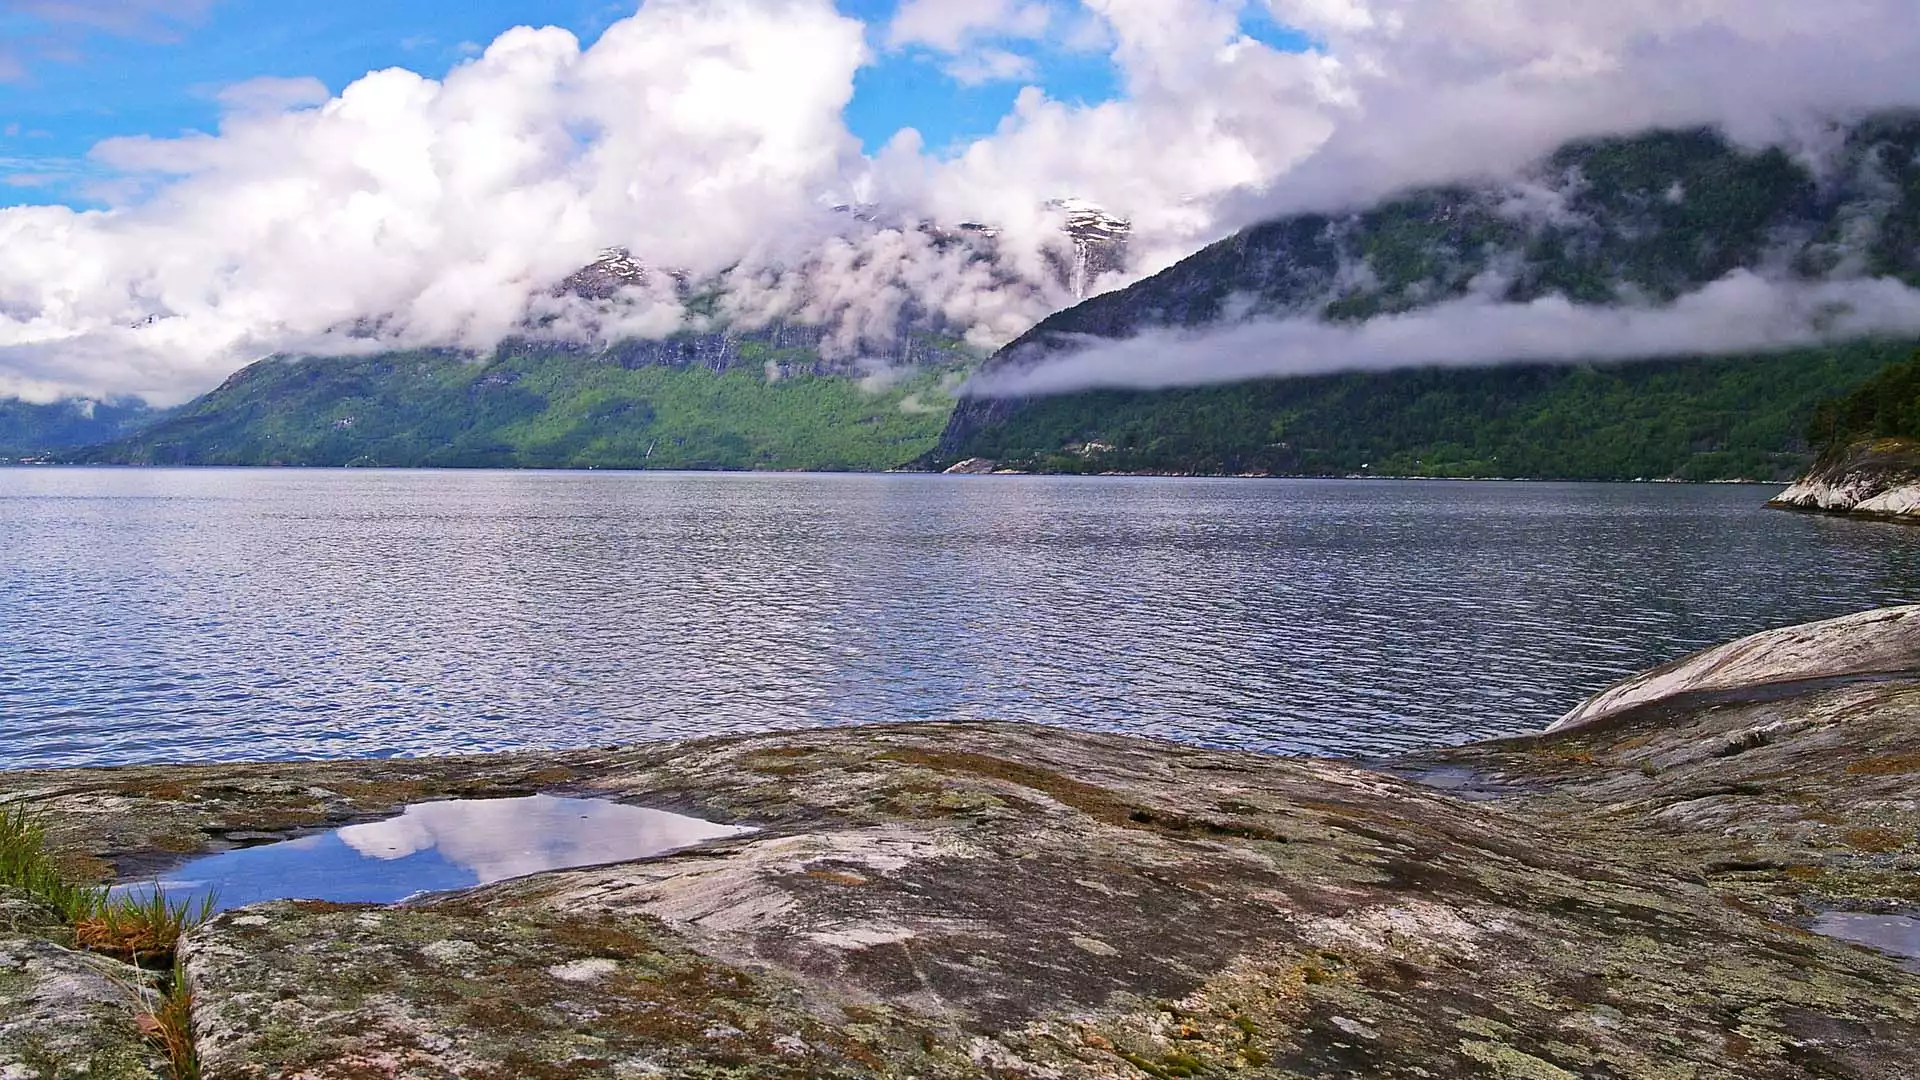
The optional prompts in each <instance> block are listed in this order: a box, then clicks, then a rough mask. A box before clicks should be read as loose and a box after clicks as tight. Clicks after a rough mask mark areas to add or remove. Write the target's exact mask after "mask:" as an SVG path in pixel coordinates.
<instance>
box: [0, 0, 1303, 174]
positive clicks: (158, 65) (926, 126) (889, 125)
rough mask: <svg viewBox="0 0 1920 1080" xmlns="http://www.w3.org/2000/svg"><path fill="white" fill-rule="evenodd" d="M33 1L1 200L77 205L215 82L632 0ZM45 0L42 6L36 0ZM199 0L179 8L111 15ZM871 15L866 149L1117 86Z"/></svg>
mask: <svg viewBox="0 0 1920 1080" xmlns="http://www.w3.org/2000/svg"><path fill="white" fill-rule="evenodd" d="M36 6H38V5H36V4H35V3H34V2H32V0H15V2H7V0H0V206H4V205H18V204H23V203H50V202H68V203H71V204H76V205H85V198H84V195H83V188H84V186H85V182H86V180H87V179H88V178H89V176H90V174H91V171H92V167H91V166H90V165H89V164H88V162H87V159H86V155H87V151H88V150H89V149H90V148H91V147H92V146H93V145H94V144H95V143H97V142H99V141H100V140H102V139H105V138H109V137H112V136H119V135H142V134H144V135H153V136H162V137H165V136H174V135H178V134H181V133H183V132H186V131H193V130H210V129H211V128H212V127H213V126H214V125H215V124H216V122H217V120H218V115H219V106H218V103H217V101H216V100H215V94H216V93H217V91H218V90H219V89H220V88H221V87H223V86H228V85H231V84H234V83H237V82H242V81H245V80H248V79H252V78H256V77H261V76H283V77H293V76H314V77H317V78H319V79H320V80H321V81H323V82H325V83H326V84H327V86H328V87H329V88H330V89H332V90H334V91H335V92H338V91H339V90H340V89H341V88H342V87H344V86H346V85H347V84H348V83H350V82H352V81H353V80H354V79H356V78H358V77H359V76H361V75H363V74H365V73H366V72H368V71H371V70H376V69H379V68H385V67H395V66H397V67H405V68H409V69H411V70H414V71H418V72H420V73H422V74H425V75H429V76H434V77H438V76H440V75H443V74H444V73H445V72H446V71H447V69H448V68H449V67H451V66H452V65H454V64H456V63H458V62H460V61H461V60H462V59H463V58H464V57H465V56H467V55H469V54H470V53H471V51H472V50H473V49H474V48H475V47H476V46H477V45H484V44H485V43H487V42H490V41H491V40H493V38H494V37H495V36H497V35H498V34H499V33H500V32H502V31H504V30H506V29H508V28H510V27H513V26H516V25H521V24H536V25H557V26H562V27H565V28H567V29H569V30H571V31H573V32H574V33H575V34H577V35H578V36H579V37H580V38H581V39H582V40H583V41H584V42H589V43H590V42H591V41H593V40H594V39H595V38H596V37H597V36H598V35H599V33H600V32H601V31H602V30H604V29H605V28H606V27H607V26H608V25H609V24H610V23H612V22H614V21H616V20H618V19H620V18H622V17H624V16H626V15H628V14H630V13H631V12H632V10H633V8H634V6H635V5H634V4H633V3H631V2H629V3H607V2H605V0H548V2H544V3H542V2H532V0H463V2H461V3H459V4H448V3H444V2H441V0H332V2H329V3H315V2H312V0H200V3H199V4H198V5H196V3H195V2H194V0H185V2H181V0H90V2H88V3H83V4H78V5H72V6H75V7H79V8H83V9H92V10H93V11H94V12H95V18H94V19H93V20H92V21H93V22H96V23H112V24H114V25H105V26H94V25H88V23H87V22H84V21H83V22H73V21H59V20H49V19H47V18H45V17H42V16H36V15H34V14H31V13H30V12H31V11H33V10H34V9H35V7H36ZM48 6H51V5H48ZM196 6H204V7H205V10H204V11H201V12H198V13H195V14H192V15H189V16H188V17H185V18H179V19H172V20H169V19H166V18H160V17H155V16H151V15H146V16H142V15H139V14H120V13H126V12H130V11H131V12H136V13H137V12H140V11H151V10H152V9H156V8H157V9H162V10H180V9H183V8H186V9H191V8H194V7H196ZM839 6H840V9H841V10H842V11H843V12H845V13H846V14H849V15H852V16H854V17H856V18H859V19H861V20H862V21H864V22H866V23H867V24H868V25H869V27H870V28H871V30H870V34H869V38H870V41H871V42H872V44H873V52H874V57H875V62H874V63H873V64H872V65H870V66H869V67H867V68H866V69H864V70H863V71H861V73H860V75H859V76H858V79H857V82H856V93H855V98H854V101H853V103H852V105H851V106H850V107H849V108H848V110H847V114H846V120H847V124H848V126H849V128H850V129H851V130H852V131H853V132H854V133H855V134H856V135H857V136H859V137H860V138H861V140H862V141H863V142H864V143H865V144H866V146H867V147H868V149H869V150H873V149H877V148H878V147H879V146H881V145H882V144H884V143H885V142H886V141H887V140H888V139H889V138H891V137H892V136H893V135H894V134H895V133H896V132H897V131H899V130H900V129H901V128H904V127H913V128H916V129H918V130H919V131H920V133H921V135H922V136H923V137H924V140H925V142H926V145H927V146H928V147H930V148H932V149H934V150H936V151H938V150H940V149H943V148H947V147H952V146H956V145H959V144H962V143H963V142H964V141H965V140H966V139H968V138H969V137H972V136H978V135H984V134H988V133H990V132H992V131H993V130H994V127H995V126H996V124H997V123H998V122H999V121H1000V119H1001V118H1002V117H1004V116H1005V115H1006V114H1007V112H1008V110H1009V109H1010V108H1011V106H1012V104H1013V101H1014V98H1015V96H1016V95H1017V94H1018V93H1019V91H1020V89H1021V88H1022V87H1023V86H1025V85H1028V84H1029V83H1034V84H1037V85H1040V86H1042V87H1044V88H1045V89H1046V90H1047V92H1048V93H1049V95H1050V96H1052V97H1054V98H1056V99H1059V100H1065V101H1081V102H1098V101H1103V100H1107V99H1110V98H1112V97H1114V96H1115V95H1117V94H1118V93H1119V92H1120V89H1119V84H1118V79H1117V77H1116V73H1115V70H1114V68H1113V65H1112V64H1111V62H1110V61H1109V59H1108V57H1107V56H1106V55H1105V54H1104V53H1102V52H1099V51H1089V50H1085V49H1082V50H1079V51H1074V50H1069V49H1065V48H1060V47H1054V46H1046V45H1040V44H1036V43H1031V42H1029V43H1021V45H1020V46H1018V48H1019V49H1020V51H1023V52H1025V53H1027V54H1029V55H1031V56H1032V57H1033V59H1034V60H1035V61H1036V69H1037V77H1035V78H1033V79H1026V80H1011V81H1000V82H990V83H986V84H984V85H978V86H965V85H962V84H961V83H959V82H958V81H956V80H955V79H954V78H953V77H952V76H950V75H948V74H947V73H946V71H945V70H943V64H942V62H941V60H942V58H940V57H938V56H935V55H933V54H932V53H930V52H929V51H928V50H926V49H923V48H918V47H910V48H906V49H889V48H887V47H886V43H885V40H884V28H885V26H886V24H887V22H888V20H889V19H890V18H891V16H892V14H893V12H894V9H895V7H896V6H897V5H896V0H840V3H839ZM1263 11H1264V9H1263V8H1262V7H1260V5H1257V4H1255V5H1250V6H1249V8H1248V11H1247V16H1246V19H1245V22H1244V24H1243V25H1244V29H1245V32H1246V33H1247V34H1249V35H1250V36H1252V37H1254V38H1257V39H1260V40H1263V41H1266V42H1268V43H1269V44H1275V45H1279V46H1283V47H1287V48H1301V47H1304V45H1305V44H1306V41H1305V39H1304V38H1302V37H1300V36H1299V35H1298V34H1295V33H1293V32H1291V31H1289V30H1287V29H1285V28H1283V27H1280V26H1277V25H1275V24H1274V23H1272V22H1271V21H1270V20H1268V19H1266V18H1264V16H1263V15H1262V14H1261V12H1263Z"/></svg>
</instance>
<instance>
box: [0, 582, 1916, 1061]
mask: <svg viewBox="0 0 1920 1080" xmlns="http://www.w3.org/2000/svg"><path fill="white" fill-rule="evenodd" d="M1915 628H1920V609H1900V610H1898V611H1895V612H1888V613H1877V614H1875V615H1873V616H1863V617H1856V618H1854V619H1852V620H1843V621H1839V622H1836V623H1830V624H1821V625H1819V626H1816V627H1810V628H1798V629H1797V630H1796V631H1794V632H1792V633H1791V634H1790V635H1788V637H1789V638H1790V640H1783V639H1780V638H1775V639H1772V640H1761V639H1754V640H1752V641H1750V642H1749V643H1743V644H1744V645H1745V646H1746V647H1742V646H1741V645H1736V646H1729V647H1723V649H1722V650H1718V651H1717V652H1716V653H1708V654H1703V655H1702V656H1701V657H1699V658H1695V659H1694V660H1691V661H1685V662H1682V663H1680V664H1676V665H1669V666H1668V667H1667V668H1664V669H1661V670H1660V671H1658V672H1653V673H1649V675H1647V676H1643V677H1641V679H1639V680H1635V681H1630V683H1628V684H1623V685H1622V686H1620V687H1616V688H1614V689H1613V690H1611V691H1609V693H1608V695H1603V696H1602V698H1597V699H1596V700H1595V702H1594V703H1590V705H1589V706H1586V707H1583V708H1584V709H1585V710H1586V711H1585V712H1584V713H1579V714H1576V715H1575V716H1574V717H1570V718H1569V722H1568V723H1566V724H1565V725H1564V726H1563V727H1561V728H1560V729H1559V730H1556V731H1553V732H1549V733H1546V734H1542V735H1539V736H1534V737H1529V738H1523V739H1514V740H1507V741H1503V742H1496V743H1488V744H1481V745H1476V746H1470V747H1464V748H1460V749H1456V750H1447V751H1436V752H1433V753H1428V754H1422V755H1416V756H1413V757H1407V758H1400V759H1395V760H1392V761H1384V762H1374V763H1369V765H1368V767H1362V765H1360V764H1356V763H1349V762H1338V761H1321V760H1293V759H1281V758H1272V757H1264V756H1259V755H1253V754H1245V753H1228V752H1216V751H1208V750H1202V749H1196V748H1193V747H1188V746H1181V745H1175V744H1171V743H1164V742H1158V741H1154V740H1148V739H1139V738H1128V737H1120V736H1111V735H1096V734H1084V733H1077V732H1071V731H1064V730H1057V729H1048V728H1035V727H1026V726H1017V725H996V724H957V725H947V724H919V725H898V726H886V727H870V728H853V729H838V730H827V731H810V732H798V733H785V734H769V735H759V736H752V737H744V738H726V739H715V740H705V741H698V742H690V743H677V744H662V745H652V746H641V747H632V748H618V749H603V750H591V751H574V752H564V753H541V754H507V755H497V756H490V757H484V758H469V759H437V760H411V761H352V762H327V763H283V764H265V765H216V766H192V767H163V766H150V767H137V768H124V769H89V770H73V771H58V772H23V773H11V774H0V799H4V800H6V802H7V803H8V804H9V805H15V806H18V805H30V806H31V807H33V808H34V810H35V811H36V813H38V814H40V815H42V817H43V819H44V820H45V822H46V824H47V828H48V834H49V842H50V845H51V846H52V848H53V849H54V850H55V851H56V852H57V853H59V855H60V856H61V858H62V860H63V865H64V866H65V867H66V868H67V869H68V870H69V871H70V872H71V873H73V874H75V875H78V876H83V877H89V876H90V877H94V878H101V879H108V878H119V879H123V880H127V879H139V878H141V877H142V876H145V875H150V874H152V873H154V872H156V871H157V870H158V869H160V868H162V867H165V866H168V865H172V864H175V863H177V862H178V861H180V860H181V859H182V858H183V857H185V856H187V855H191V854H195V853H201V852H207V851H215V850H222V849H234V848H242V847H247V846H250V845H255V844H261V843H266V842H271V841H275V840H284V839H291V838H297V837H308V836H318V835H319V834H321V833H324V832H325V831H327V830H331V829H335V828H338V827H340V826H344V825H351V824H354V823H360V822H369V821H376V820H380V819H383V818H387V817H390V816H391V815H393V814H395V813H397V812H398V811H399V810H401V809H402V808H404V807H405V806H408V805H412V804H418V803H421V802H424V801H429V800H437V799H447V798H465V799H489V798H505V797H516V796H525V795H531V794H534V793H540V792H544V793H552V794H563V795H577V796H592V797H596V798H604V799H611V800H616V801H619V802H622V803H628V804H634V805H642V806H650V807H658V808H663V809H673V810H679V811H684V812H687V813H692V814H698V815H699V816H701V817H703V818H707V819H710V820H714V821H719V822H726V823H735V824H743V825H751V826H753V827H755V828H756V829H757V830H758V831H756V832H755V833H753V834H751V835H746V836H740V837H733V838H728V839H725V840H721V841H718V842H714V843H710V844H707V845H704V846H702V847H699V848H695V849H692V850H689V851H685V852H682V853H680V854H676V855H670V856H666V857H662V858H656V859H649V860H644V861H639V862H628V863H619V864H614V865H605V866H597V867H588V868H582V869H573V870H565V871H556V872H549V873H541V874H535V875H532V876H528V877H521V878H517V879H513V880H509V881H505V882H502V883H500V884H497V885H492V886H487V887H483V888H479V889H473V890H469V891H465V892H460V893H452V894H445V895H441V896H437V897H433V898H429V899H426V900H424V901H418V902H414V903H409V904H405V905H399V906H388V907H376V906H370V905H342V904H333V903H314V902H302V901H280V902H274V903H269V904H264V905H259V906H255V907H250V908H245V909H241V910H237V911H231V912H227V913H224V914H221V915H219V916H217V917H216V918H214V919H213V920H211V921H210V922H208V923H206V924H205V925H204V926H202V927H200V928H199V929H197V930H195V931H194V932H192V933H191V934H189V935H188V937H187V938H186V940H185V941H184V942H183V944H182V947H181V959H182V976H183V977H184V979H185V980H186V982H187V983H188V985H189V986H190V988H191V991H192V1020H191V1032H192V1036H193V1039H194V1041H195V1043H196V1044H197V1047H198V1051H199V1057H200V1062H201V1069H202V1074H203V1075H204V1076H205V1077H208V1078H209V1080H228V1078H235V1080H238V1078H265V1077H289V1078H291V1077H302V1078H311V1080H322V1078H327V1080H331V1078H339V1080H360V1078H366V1077H407V1078H412V1077H420V1078H426V1077H462V1078H476V1080H479V1078H498V1080H507V1078H534V1077H537V1078H560V1077H581V1078H585V1077H618V1078H628V1077H656V1076H662V1077H665V1076H672V1077H681V1076H688V1077H779V1076H789V1077H867V1076H900V1077H906V1076H913V1077H925V1078H936V1077H982V1076H985V1077H1033V1078H1047V1077H1052V1078H1081V1077H1086V1078H1093V1077H1113V1078H1139V1077H1155V1078H1159V1077H1198V1076H1235V1075H1244V1076H1275V1077H1329V1078H1331V1077H1348V1076H1366V1077H1456V1076H1459V1077H1465V1076H1488V1077H1513V1078H1526V1080H1566V1078H1574V1077H1676V1078H1678V1077H1692V1078H1713V1077H1726V1078H1734V1077H1740V1078H1751V1077H1780V1078H1786V1077H1816V1076H1817V1077H1860V1078H1884V1080H1895V1078H1906V1077H1910V1076H1911V1075H1912V1071H1911V1070H1912V1067H1913V1053H1914V1051H1913V1048H1914V1047H1915V1046H1920V973H1916V972H1915V971H1914V970H1910V969H1909V968H1907V967H1905V966H1903V960H1902V958H1900V957H1898V956H1891V955H1887V954H1883V953H1880V952H1876V951H1871V950H1868V949H1864V948H1860V947H1856V946H1854V945H1849V944H1847V943H1846V942H1844V941H1841V940H1837V939H1836V938H1834V937H1829V936H1823V935H1821V934H1816V933H1813V932H1812V929H1813V928H1814V927H1815V926H1816V925H1819V924H1820V920H1822V919H1827V920H1829V921H1831V920H1832V919H1833V918H1835V917H1837V916H1836V913H1839V914H1841V915H1844V914H1848V913H1851V914H1857V915H1861V916H1867V915H1874V916H1884V917H1887V918H1891V919H1899V918H1903V917H1905V916H1908V915H1912V914H1915V913H1920V784H1917V783H1916V781H1917V780H1920V633H1917V632H1916V629H1915ZM1862 658H1866V659H1862ZM71 945H72V940H71V938H70V937H69V936H67V935H66V934H65V932H64V931H63V930H62V928H61V927H60V926H59V925H58V923H57V921H56V920H54V919H52V918H50V917H48V914H47V913H46V912H43V911H38V910H36V908H35V906H34V905H33V904H32V903H31V902H29V901H26V900H24V899H22V898H20V897H19V896H14V897H12V898H10V899H9V898H6V897H4V896H0V1077H7V1078H10V1080H11V1078H14V1077H20V1078H27V1077H41V1076H48V1077H69V1076H72V1077H79V1076H91V1077H96V1078H108V1077H113V1078H119V1077H160V1076H166V1075H168V1074H167V1072H166V1065H165V1062H164V1057H163V1055H161V1054H159V1053H158V1051H157V1050H156V1049H154V1048H153V1046H152V1045H151V1042H150V1041H149V1040H148V1039H146V1038H145V1037H144V1036H143V1033H142V1031H141V1029H140V1027H139V1026H138V1023H137V1020H136V1017H137V1014H138V1011H139V1010H138V1009H137V1008H136V1007H135V1006H136V1005H137V1003H138V1002H139V1001H140V1000H141V995H142V994H143V993H145V992H146V991H144V990H143V989H142V987H143V985H144V983H145V982H147V981H149V980H150V979H151V978H152V976H149V975H146V974H143V973H141V972H139V971H137V970H136V969H134V968H132V967H129V966H127V965H124V964H117V963H115V962H113V961H108V960H105V959H103V958H101V957H98V956H93V955H90V954H86V953H81V952H77V951H74V950H73V949H72V948H71V947H70V946H71Z"/></svg>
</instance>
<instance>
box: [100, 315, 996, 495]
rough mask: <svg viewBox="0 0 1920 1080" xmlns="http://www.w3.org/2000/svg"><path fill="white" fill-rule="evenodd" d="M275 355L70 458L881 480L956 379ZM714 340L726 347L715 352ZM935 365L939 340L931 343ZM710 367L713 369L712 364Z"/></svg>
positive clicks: (783, 362)
mask: <svg viewBox="0 0 1920 1080" xmlns="http://www.w3.org/2000/svg"><path fill="white" fill-rule="evenodd" d="M704 340H706V339H699V340H693V341H683V342H681V343H680V344H679V346H677V347H679V348H681V349H682V350H683V352H682V354H681V357H682V358H681V359H680V360H679V361H677V362H666V361H662V360H661V359H660V357H661V354H662V352H663V350H664V349H666V348H668V346H663V345H662V343H659V342H649V343H639V344H636V345H634V346H632V347H631V348H628V347H619V348H615V349H611V350H606V351H588V350H574V351H568V350H563V349H555V348H548V347H533V346H529V345H524V344H522V345H519V346H511V347H508V348H503V349H502V350H500V351H499V352H498V353H497V354H495V355H493V356H491V357H489V358H485V359H478V358H474V357H471V356H467V355H465V354H462V353H458V352H452V351H421V352H406V353H384V354H380V355H377V356H369V357H338V358H273V359H269V360H263V361H261V362H259V363H256V364H254V365H252V366H250V367H248V368H246V369H245V370H243V371H241V372H239V373H238V374H236V375H234V376H233V377H232V378H230V379H228V380H227V381H226V383H224V384H223V385H221V386H220V387H219V388H218V389H216V390H214V391H213V392H212V393H209V394H207V395H206V396H204V397H202V398H200V399H199V400H197V401H194V402H191V403H189V404H187V405H184V406H182V407H181V408H180V409H179V410H177V411H176V412H175V413H174V414H173V415H171V416H169V417H168V418H166V419H165V420H164V421H162V422H161V423H159V424H156V425H154V426H152V427H149V428H147V429H145V430H142V431H140V432H138V433H136V434H134V435H132V436H130V437H128V438H125V439H121V440H118V441H115V442H110V443H107V444H105V445H103V446H98V447H93V448H91V449H88V450H85V451H81V452H78V453H74V454H70V455H67V457H68V459H69V460H74V461H82V462H93V463H112V464H138V465H304V466H336V465H362V466H388V467H400V466H408V467H454V468H660V469H820V470H881V469H886V468H889V467H892V466H894V465H897V464H899V463H900V462H903V461H908V460H911V459H913V458H915V457H917V456H919V455H921V454H924V453H926V452H927V451H928V450H929V449H931V448H932V446H933V445H934V443H935V441H936V440H937V439H938V438H939V435H940V430H941V427H942V425H943V424H944V422H945V420H946V417H947V414H948V413H949V412H950V411H951V409H952V407H953V398H952V396H951V393H952V390H953V389H954V387H955V386H957V385H958V383H959V380H960V374H961V369H960V368H959V366H958V365H948V366H947V367H944V368H943V367H941V366H939V365H937V364H932V363H930V364H929V365H928V366H926V367H923V368H920V369H917V370H915V371H913V372H911V373H908V374H905V375H903V376H901V377H900V378H899V379H897V380H896V381H893V382H891V383H887V384H885V385H873V384H870V383H863V382H862V381H860V380H858V379H855V378H851V377H848V376H847V375H844V374H833V373H826V374H822V373H820V372H819V371H817V370H816V369H817V368H818V367H819V364H820V362H819V359H818V355H817V354H816V353H814V352H812V351H811V350H809V349H806V348H804V347H790V348H780V347H776V346H772V345H768V344H765V343H763V342H760V341H755V340H741V341H732V342H727V343H725V344H724V345H723V346H717V347H716V348H715V351H714V352H713V353H712V354H711V355H705V356H704V357H702V355H701V349H702V347H703V346H702V343H703V341H704ZM716 340H717V339H716ZM918 347H924V348H925V349H926V350H927V351H928V352H929V353H930V354H938V353H939V352H940V351H941V348H942V346H941V345H940V344H938V343H933V344H923V345H922V346H918ZM708 361H710V363H709V362H708Z"/></svg>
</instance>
